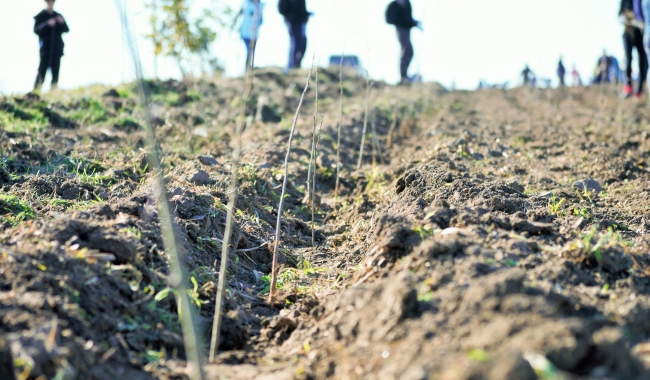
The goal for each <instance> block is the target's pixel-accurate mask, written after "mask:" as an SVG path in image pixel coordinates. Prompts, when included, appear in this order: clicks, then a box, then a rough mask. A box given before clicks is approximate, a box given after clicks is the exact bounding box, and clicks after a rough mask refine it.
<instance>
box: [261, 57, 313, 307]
mask: <svg viewBox="0 0 650 380" xmlns="http://www.w3.org/2000/svg"><path fill="white" fill-rule="evenodd" d="M312 69H313V68H312ZM311 73H312V70H310V71H309V76H307V84H306V85H305V89H304V90H303V91H302V95H301V96H300V103H298V108H297V109H296V115H295V116H294V118H293V124H292V125H291V132H290V133H289V144H288V147H287V155H286V157H285V158H284V180H283V181H282V193H281V194H280V202H279V204H278V220H277V223H276V225H275V245H274V246H273V266H272V269H271V290H270V292H269V303H270V304H273V302H274V298H275V287H276V285H277V281H278V251H279V250H280V228H281V227H282V207H283V206H284V195H285V194H286V192H287V181H288V177H289V155H290V154H291V144H292V143H293V135H294V132H295V131H296V124H298V116H299V115H300V108H301V107H302V102H303V101H304V100H305V94H306V93H307V90H308V89H309V85H310V84H311Z"/></svg>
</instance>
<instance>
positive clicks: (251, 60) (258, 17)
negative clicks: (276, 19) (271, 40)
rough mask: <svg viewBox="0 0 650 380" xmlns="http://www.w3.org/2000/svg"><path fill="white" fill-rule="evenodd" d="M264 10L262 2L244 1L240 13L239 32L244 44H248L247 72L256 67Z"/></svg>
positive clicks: (258, 0) (257, 0)
mask: <svg viewBox="0 0 650 380" xmlns="http://www.w3.org/2000/svg"><path fill="white" fill-rule="evenodd" d="M263 10H264V3H262V2H261V1H260V0H244V4H242V9H241V12H240V13H239V15H240V16H242V23H241V27H240V28H239V32H240V34H241V38H242V40H243V41H244V44H246V70H247V71H248V70H249V69H252V68H253V67H254V66H255V48H256V47H257V40H258V38H259V35H260V27H261V26H262V20H263V18H262V12H263Z"/></svg>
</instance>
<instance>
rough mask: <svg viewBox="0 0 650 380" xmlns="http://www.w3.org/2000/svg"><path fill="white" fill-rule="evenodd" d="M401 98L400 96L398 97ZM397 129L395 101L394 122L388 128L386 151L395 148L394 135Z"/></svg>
mask: <svg viewBox="0 0 650 380" xmlns="http://www.w3.org/2000/svg"><path fill="white" fill-rule="evenodd" d="M398 97H399V96H398ZM395 127H397V101H395V100H393V120H392V121H391V123H390V127H389V128H388V136H387V137H386V149H390V147H392V146H393V133H394V131H395Z"/></svg>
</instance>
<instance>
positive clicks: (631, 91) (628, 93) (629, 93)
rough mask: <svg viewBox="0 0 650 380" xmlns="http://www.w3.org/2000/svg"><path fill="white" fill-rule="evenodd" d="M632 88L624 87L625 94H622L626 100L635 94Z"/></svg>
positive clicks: (627, 85)
mask: <svg viewBox="0 0 650 380" xmlns="http://www.w3.org/2000/svg"><path fill="white" fill-rule="evenodd" d="M633 92H634V91H633V90H632V86H630V85H629V84H626V85H625V86H623V93H622V94H621V95H622V96H623V97H624V98H625V99H627V98H629V97H630V96H632V94H633Z"/></svg>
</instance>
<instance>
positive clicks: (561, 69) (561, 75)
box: [557, 56, 566, 87]
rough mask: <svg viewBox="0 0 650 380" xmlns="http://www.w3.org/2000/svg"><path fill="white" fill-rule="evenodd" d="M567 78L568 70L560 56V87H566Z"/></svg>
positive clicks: (558, 73)
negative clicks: (565, 78)
mask: <svg viewBox="0 0 650 380" xmlns="http://www.w3.org/2000/svg"><path fill="white" fill-rule="evenodd" d="M565 76H566V68H565V67H564V63H562V56H560V61H559V62H558V64H557V77H558V78H559V79H560V86H561V87H564V85H565V82H564V77H565Z"/></svg>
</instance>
